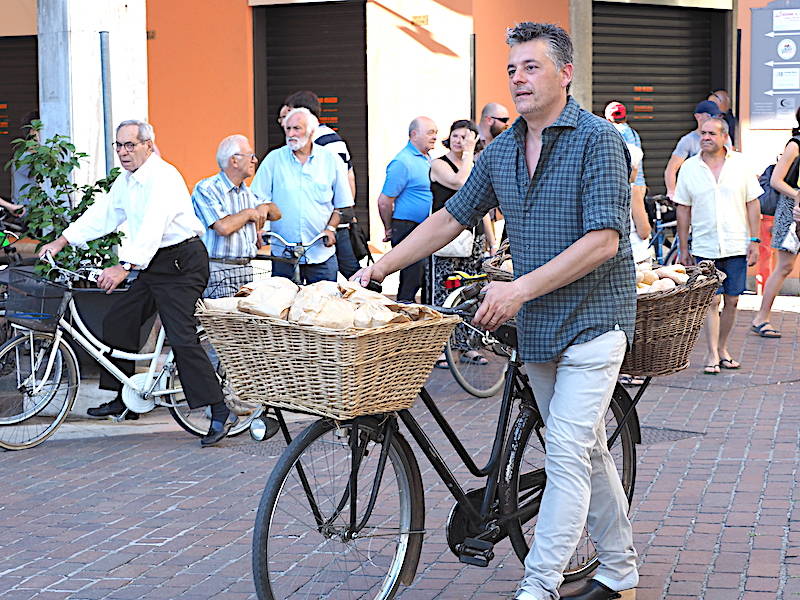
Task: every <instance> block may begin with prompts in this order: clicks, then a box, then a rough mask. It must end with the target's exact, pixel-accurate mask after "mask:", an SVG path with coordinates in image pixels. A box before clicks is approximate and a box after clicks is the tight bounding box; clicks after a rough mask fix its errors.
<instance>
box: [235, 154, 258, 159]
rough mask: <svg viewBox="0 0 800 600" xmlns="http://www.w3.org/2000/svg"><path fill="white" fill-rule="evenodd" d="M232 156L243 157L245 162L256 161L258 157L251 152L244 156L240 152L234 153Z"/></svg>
mask: <svg viewBox="0 0 800 600" xmlns="http://www.w3.org/2000/svg"><path fill="white" fill-rule="evenodd" d="M233 155H234V156H243V157H244V158H246V159H247V160H258V156H256V155H255V153H253V152H251V153H250V154H244V153H242V152H234V153H233Z"/></svg>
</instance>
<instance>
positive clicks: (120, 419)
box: [111, 406, 131, 423]
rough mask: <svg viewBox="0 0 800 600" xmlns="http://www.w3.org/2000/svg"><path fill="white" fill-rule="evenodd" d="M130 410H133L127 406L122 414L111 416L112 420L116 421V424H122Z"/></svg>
mask: <svg viewBox="0 0 800 600" xmlns="http://www.w3.org/2000/svg"><path fill="white" fill-rule="evenodd" d="M130 410H131V409H130V408H128V407H127V406H126V407H125V410H123V411H122V412H121V413H120V414H118V415H111V420H112V421H114V423H122V422H123V421H124V420H125V417H126V416H127V415H128V413H129V412H130Z"/></svg>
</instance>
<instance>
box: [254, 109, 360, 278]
mask: <svg viewBox="0 0 800 600" xmlns="http://www.w3.org/2000/svg"><path fill="white" fill-rule="evenodd" d="M318 125H319V122H318V121H317V118H316V117H315V116H314V115H312V114H311V112H310V111H309V110H308V109H307V108H295V109H294V110H292V111H290V112H289V113H288V114H287V115H286V118H285V119H284V121H283V129H284V131H285V132H286V145H285V146H283V147H281V148H278V149H277V150H273V151H272V152H270V153H269V154H267V157H266V158H265V159H264V162H263V163H262V164H261V166H260V167H259V168H258V172H257V173H256V176H255V177H254V178H253V184H252V185H251V186H250V189H251V190H252V191H253V193H255V195H256V196H258V198H259V199H260V200H261V201H262V202H273V203H275V204H276V205H277V207H278V209H279V210H280V211H281V219H280V220H279V221H275V222H274V223H273V224H272V231H274V232H275V233H277V234H278V235H280V236H281V237H282V238H284V239H285V240H286V241H287V242H291V243H297V242H300V243H303V244H309V243H310V242H311V240H312V239H313V238H314V237H316V236H317V235H318V234H319V233H321V232H324V234H325V236H324V237H323V238H322V239H321V240H319V241H317V242H315V243H314V244H312V245H310V246H309V247H308V249H307V250H306V253H305V255H304V256H302V257H301V258H300V277H301V279H302V281H303V283H307V284H308V283H315V282H317V281H322V280H328V281H336V272H337V270H338V263H337V261H336V250H335V247H334V246H335V244H336V226H337V225H338V224H339V211H338V209H341V208H346V207H348V206H352V205H353V195H352V194H351V193H350V186H349V184H348V181H347V166H346V165H345V164H344V162H342V160H341V159H339V157H338V156H335V155H334V154H333V153H332V152H328V151H327V150H325V149H323V148H322V147H320V146H317V145H316V144H314V142H313V141H312V140H313V138H314V131H315V129H316V128H317V126H318ZM271 247H272V254H273V256H283V254H284V251H285V250H286V248H285V247H284V245H283V244H282V243H281V242H279V241H278V240H277V239H275V238H273V239H272V240H271ZM293 273H294V269H293V268H292V265H290V264H286V263H281V262H274V263H273V265H272V274H273V275H275V276H278V277H286V278H289V279H291V278H292V275H293Z"/></svg>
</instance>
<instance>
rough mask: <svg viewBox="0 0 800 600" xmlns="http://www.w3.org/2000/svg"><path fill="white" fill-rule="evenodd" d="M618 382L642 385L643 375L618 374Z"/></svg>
mask: <svg viewBox="0 0 800 600" xmlns="http://www.w3.org/2000/svg"><path fill="white" fill-rule="evenodd" d="M619 382H620V383H621V384H622V385H644V377H638V376H636V375H620V376H619Z"/></svg>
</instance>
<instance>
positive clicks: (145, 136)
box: [117, 119, 156, 142]
mask: <svg viewBox="0 0 800 600" xmlns="http://www.w3.org/2000/svg"><path fill="white" fill-rule="evenodd" d="M128 125H136V127H138V128H139V133H138V134H137V135H136V137H137V138H138V139H139V141H140V142H146V141H147V140H150V141H152V142H155V141H156V132H155V131H153V126H152V125H150V123H147V122H146V121H138V120H136V119H128V120H127V121H123V122H122V123H120V124H119V125H117V133H119V130H120V129H122V128H123V127H127V126H128Z"/></svg>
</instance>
